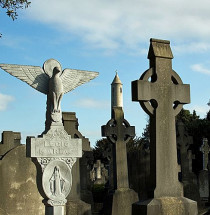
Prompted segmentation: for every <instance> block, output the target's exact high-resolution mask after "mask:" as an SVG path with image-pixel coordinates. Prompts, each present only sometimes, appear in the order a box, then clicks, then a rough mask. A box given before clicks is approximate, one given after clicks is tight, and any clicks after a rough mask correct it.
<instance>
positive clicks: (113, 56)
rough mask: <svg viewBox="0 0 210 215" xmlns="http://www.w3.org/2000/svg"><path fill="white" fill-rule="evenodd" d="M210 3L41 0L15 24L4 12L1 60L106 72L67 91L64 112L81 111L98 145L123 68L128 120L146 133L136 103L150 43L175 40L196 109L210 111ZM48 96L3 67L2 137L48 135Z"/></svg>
mask: <svg viewBox="0 0 210 215" xmlns="http://www.w3.org/2000/svg"><path fill="white" fill-rule="evenodd" d="M209 10H210V2H209V1H208V0H201V1H199V2H198V1H195V0H185V1H181V0H176V1H175V0H171V1H166V0H159V1H151V0H143V1H138V0H130V1H126V0H116V1H111V0H106V1H99V0H86V1H81V0H61V1H55V0H45V1H41V0H36V1H32V3H31V7H30V8H29V9H27V10H22V11H19V16H18V19H17V20H16V21H14V22H13V21H12V20H11V19H10V18H9V17H7V16H6V14H5V11H4V10H3V9H1V11H0V32H1V33H2V34H3V37H2V39H0V50H1V52H0V63H9V64H22V65H35V66H42V65H43V63H44V61H45V60H47V59H49V58H54V59H57V60H58V61H59V62H60V63H61V65H62V68H63V69H65V68H73V69H81V70H90V71H97V72H99V73H100V74H99V76H98V77H97V78H96V79H94V80H92V81H91V82H89V83H87V84H85V85H82V86H80V87H78V88H76V89H75V90H74V91H72V92H70V93H68V94H65V95H64V97H63V100H62V106H61V108H62V110H63V111H72V112H76V115H77V117H78V119H79V130H80V131H81V133H82V134H83V135H84V136H86V137H88V138H89V139H90V141H91V145H94V144H95V141H96V140H97V139H100V138H101V133H100V130H101V125H104V124H106V123H107V121H108V120H109V119H110V116H111V113H110V112H111V111H110V98H111V95H110V84H111V82H112V80H113V78H114V76H115V70H118V74H119V77H120V79H121V81H122V83H123V93H124V96H123V100H124V113H125V118H126V119H127V120H128V121H129V122H130V124H131V125H134V126H136V134H137V135H138V136H140V135H141V133H142V132H143V128H145V125H146V122H147V119H148V117H147V115H146V113H144V111H143V110H142V109H141V107H140V106H139V104H138V103H137V102H132V101H131V81H133V80H136V79H138V78H139V77H140V75H141V74H142V73H143V72H144V71H145V70H146V69H148V65H149V61H148V59H147V52H148V48H149V39H150V38H158V39H166V40H170V41H171V48H172V52H173V55H174V59H173V69H174V70H175V71H176V72H177V73H178V74H179V75H180V77H181V78H182V80H183V83H185V84H190V86H191V104H189V105H185V108H186V109H189V110H190V111H192V110H194V109H195V110H196V111H197V114H199V115H200V116H201V118H203V117H204V116H205V115H206V112H207V111H208V110H209V107H208V105H207V103H208V101H209V97H210V96H209V92H210V84H209V83H210V41H209V38H210V13H209ZM45 104H46V97H45V95H44V94H41V93H39V92H38V91H35V90H34V89H33V88H31V87H29V86H28V85H27V84H25V83H23V82H21V81H20V80H18V79H16V78H14V77H12V76H10V75H9V74H7V73H6V72H4V71H3V70H0V121H1V123H0V132H2V131H4V130H12V131H19V132H21V133H22V143H25V137H26V136H37V135H38V134H40V133H41V132H42V131H43V130H44V121H45V108H46V107H45Z"/></svg>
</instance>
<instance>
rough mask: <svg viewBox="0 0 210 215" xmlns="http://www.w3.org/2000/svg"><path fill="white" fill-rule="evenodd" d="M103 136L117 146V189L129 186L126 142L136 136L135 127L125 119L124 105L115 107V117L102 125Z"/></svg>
mask: <svg viewBox="0 0 210 215" xmlns="http://www.w3.org/2000/svg"><path fill="white" fill-rule="evenodd" d="M102 136H106V137H107V138H108V139H109V141H110V142H112V143H113V144H115V147H116V172H117V189H120V188H129V183H128V166H127V151H126V143H127V142H128V141H129V140H130V139H131V138H132V137H134V136H135V128H134V126H130V124H129V123H128V122H127V121H126V120H125V119H124V114H123V110H122V107H113V117H112V119H111V120H109V121H108V123H107V124H106V125H104V126H102Z"/></svg>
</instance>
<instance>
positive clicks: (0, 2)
mask: <svg viewBox="0 0 210 215" xmlns="http://www.w3.org/2000/svg"><path fill="white" fill-rule="evenodd" d="M30 4H31V2H30V1H28V0H0V7H1V8H3V9H5V10H6V14H7V15H8V16H9V17H11V18H12V20H13V21H14V20H15V19H17V16H18V13H17V11H18V10H19V9H24V8H25V9H26V8H28V7H29V5H30ZM1 36H2V35H1V33H0V37H1Z"/></svg>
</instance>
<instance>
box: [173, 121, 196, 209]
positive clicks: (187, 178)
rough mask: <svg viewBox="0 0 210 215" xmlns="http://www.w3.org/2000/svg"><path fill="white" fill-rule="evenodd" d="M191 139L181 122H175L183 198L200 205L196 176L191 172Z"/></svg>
mask: <svg viewBox="0 0 210 215" xmlns="http://www.w3.org/2000/svg"><path fill="white" fill-rule="evenodd" d="M192 144H193V137H192V136H189V135H188V132H187V131H186V129H185V125H184V123H183V122H182V121H178V122H177V147H178V149H179V152H180V157H181V174H182V178H181V179H182V182H183V185H184V196H185V197H187V198H189V199H192V200H194V201H196V202H197V203H198V205H200V194H199V189H198V184H197V183H198V182H197V176H196V175H195V174H194V173H193V172H192V159H193V157H194V156H193V155H192V150H190V149H189V148H190V146H191V145H192Z"/></svg>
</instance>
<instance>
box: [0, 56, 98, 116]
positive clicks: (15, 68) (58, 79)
mask: <svg viewBox="0 0 210 215" xmlns="http://www.w3.org/2000/svg"><path fill="white" fill-rule="evenodd" d="M0 68H2V69H3V70H4V71H6V72H8V73H9V74H10V75H12V76H15V77H16V78H18V79H20V80H22V81H24V82H26V83H27V84H28V85H30V86H31V87H33V88H34V89H36V90H38V91H40V92H41V93H44V94H47V96H48V97H47V99H48V101H47V103H48V108H47V109H48V110H49V111H50V112H51V113H56V112H57V113H58V112H59V113H60V112H61V109H60V101H61V98H62V96H63V94H64V93H67V92H69V91H72V90H73V89H75V88H76V87H78V86H80V85H82V84H84V83H86V82H88V81H90V80H92V79H94V78H96V77H97V76H98V74H99V73H98V72H89V71H83V70H76V69H64V70H63V71H62V68H61V65H60V63H59V62H58V61H57V60H54V59H49V60H47V61H45V63H44V65H43V68H41V67H39V66H25V65H14V64H0Z"/></svg>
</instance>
